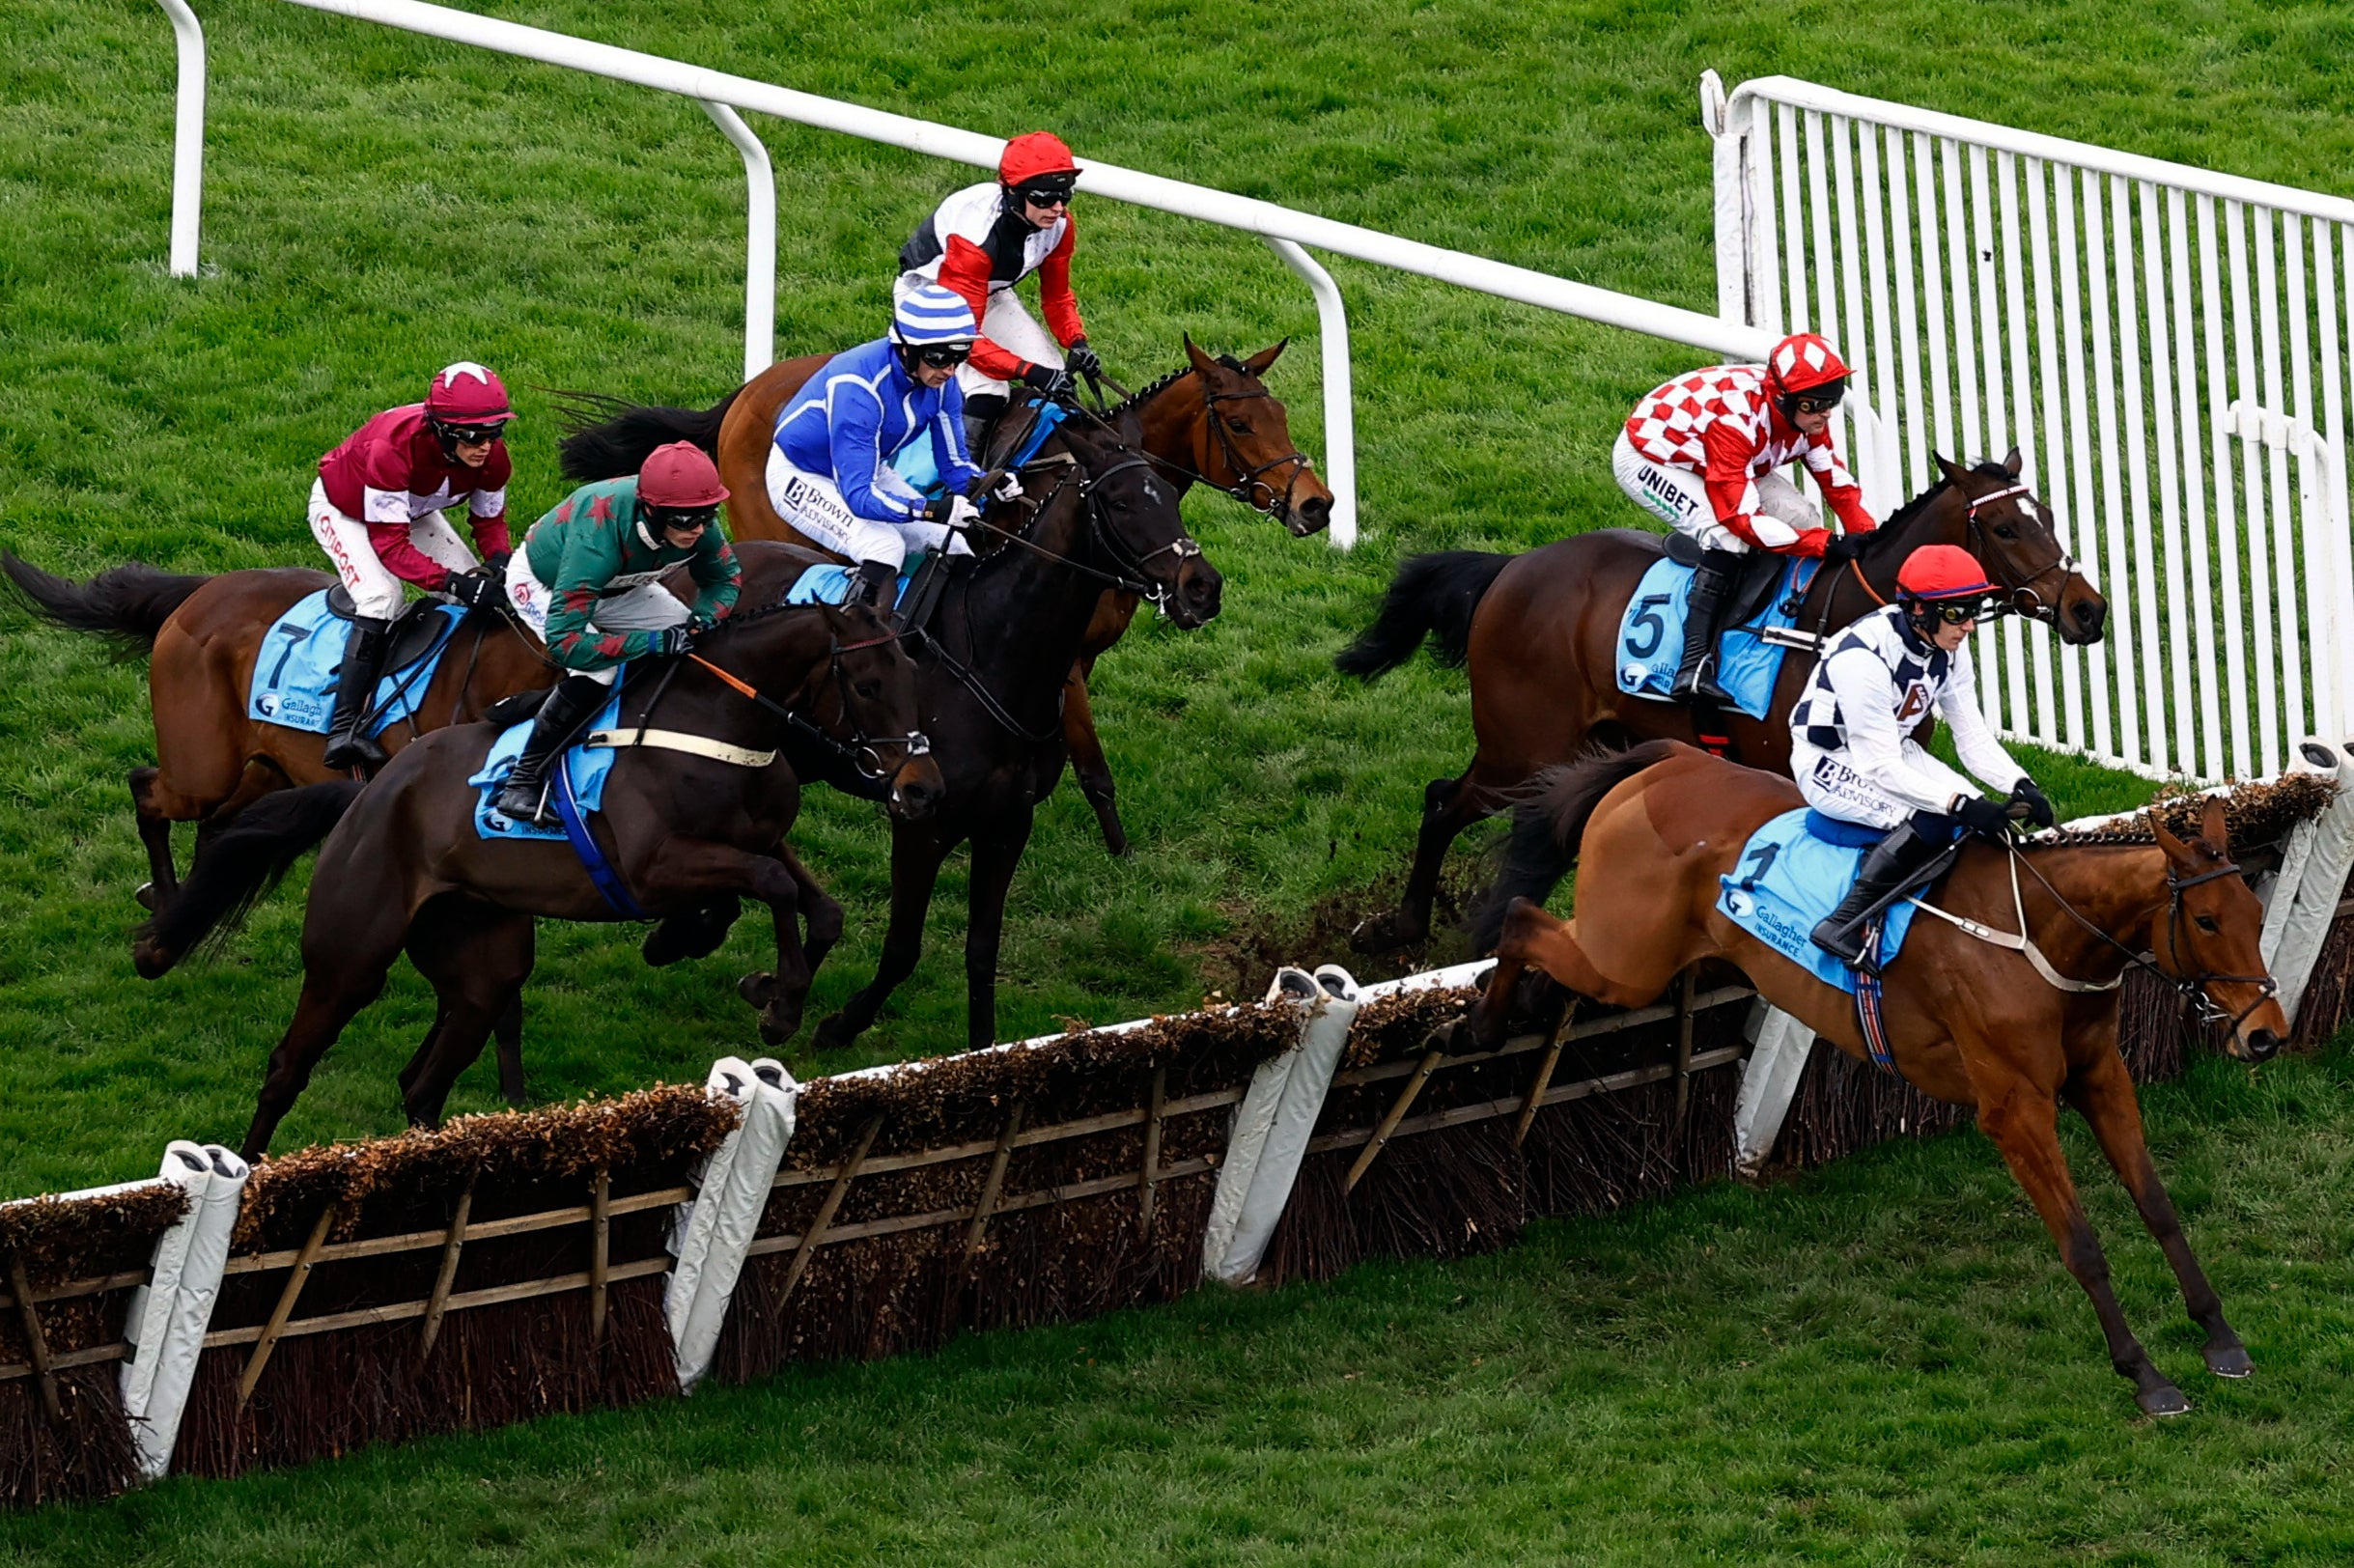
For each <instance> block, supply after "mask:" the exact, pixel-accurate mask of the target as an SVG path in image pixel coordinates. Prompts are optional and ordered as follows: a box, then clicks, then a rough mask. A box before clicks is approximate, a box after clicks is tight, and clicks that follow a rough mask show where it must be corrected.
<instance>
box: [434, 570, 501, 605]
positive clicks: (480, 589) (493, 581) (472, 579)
mask: <svg viewBox="0 0 2354 1568" xmlns="http://www.w3.org/2000/svg"><path fill="white" fill-rule="evenodd" d="M441 591H442V592H443V593H445V594H447V595H449V596H450V597H451V598H452V599H454V600H456V601H458V602H459V603H461V604H463V605H464V606H465V607H466V608H467V609H470V610H478V609H482V608H484V607H486V606H488V605H491V604H495V603H497V602H499V601H500V600H502V599H504V598H505V597H506V590H505V589H504V588H502V587H501V586H500V585H499V581H498V579H497V578H496V577H493V576H491V575H490V574H489V573H487V572H453V573H451V574H450V575H449V580H448V581H447V582H444V583H443V584H442V585H441Z"/></svg>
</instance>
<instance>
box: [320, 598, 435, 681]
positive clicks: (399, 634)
mask: <svg viewBox="0 0 2354 1568" xmlns="http://www.w3.org/2000/svg"><path fill="white" fill-rule="evenodd" d="M440 604H441V601H439V600H437V599H419V600H412V601H411V602H409V604H408V607H407V608H406V609H404V610H403V611H401V613H400V614H398V615H396V616H394V617H393V620H392V641H391V645H390V652H388V653H386V654H385V656H384V668H386V669H388V670H404V669H406V668H407V667H408V666H409V665H411V664H413V663H415V662H416V661H417V660H418V659H420V658H424V657H425V656H426V655H427V654H429V653H432V652H433V650H434V644H435V643H436V642H437V641H438V640H439V639H440V636H441V628H440V627H439V626H438V625H437V624H436V622H437V621H438V620H439V619H440V617H439V615H438V613H437V612H438V610H439V607H440ZM327 613H328V614H329V615H332V616H334V617H335V618H336V619H337V620H338V621H355V620H357V619H359V609H358V606H356V605H354V604H353V603H352V602H351V594H350V590H349V589H347V588H345V587H344V585H343V584H342V583H340V582H339V583H337V584H336V585H335V586H334V587H332V588H330V589H328V590H327Z"/></svg>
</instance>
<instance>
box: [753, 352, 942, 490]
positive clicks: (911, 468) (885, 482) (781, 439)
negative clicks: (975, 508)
mask: <svg viewBox="0 0 2354 1568" xmlns="http://www.w3.org/2000/svg"><path fill="white" fill-rule="evenodd" d="M927 436H928V437H929V439H928V440H927V439H924V437H927ZM775 442H776V446H777V448H778V450H779V451H780V452H782V453H783V455H784V458H785V461H786V462H789V463H791V464H792V465H793V466H794V467H796V468H798V469H799V470H800V471H801V472H803V473H806V474H817V475H822V476H825V477H828V478H830V479H831V480H832V481H833V483H834V485H835V487H836V488H837V489H839V490H841V492H842V500H843V503H844V504H845V505H846V506H848V507H849V508H850V510H851V511H852V512H853V513H855V515H857V516H858V517H861V518H867V519H868V520H870V521H874V522H892V523H903V522H913V521H915V520H916V518H917V516H918V514H919V513H921V511H922V510H923V506H924V502H925V500H926V499H927V495H926V490H937V491H949V490H953V491H954V492H956V493H958V494H962V493H963V492H964V491H965V490H967V489H968V488H969V487H970V486H971V485H972V483H973V481H974V480H977V479H979V478H980V477H981V470H980V469H979V468H978V467H976V466H975V465H974V463H973V461H972V459H971V457H970V455H968V454H967V452H966V450H965V394H964V393H963V392H962V391H960V390H959V389H958V387H957V384H956V381H955V379H954V378H951V379H950V380H949V381H948V383H947V384H946V385H945V386H940V387H928V386H924V385H922V384H920V383H918V382H917V381H915V380H913V379H912V378H910V377H909V376H908V374H907V373H906V372H905V371H903V370H901V369H900V368H899V350H898V349H897V347H896V346H895V345H894V344H892V342H891V341H890V340H889V339H888V338H878V339H876V340H875V341H874V342H872V343H865V344H860V345H859V346H858V347H857V348H855V349H852V350H847V351H846V352H843V353H838V354H836V355H834V356H833V357H832V358H831V359H829V360H827V362H826V364H825V365H824V366H823V367H822V368H821V369H820V370H819V371H818V373H817V374H816V375H815V376H812V377H811V378H809V379H808V380H807V381H806V382H804V383H803V384H802V386H801V389H800V390H799V392H797V393H795V394H794V395H793V398H792V401H790V402H788V403H787V404H786V405H785V406H784V408H783V410H782V411H781V412H779V413H778V414H777V416H776V435H775ZM911 447H917V448H920V449H922V450H920V451H910V450H909V449H910V448H911ZM927 458H928V459H929V463H928V464H927V463H926V462H925V461H924V460H925V459H927Z"/></svg>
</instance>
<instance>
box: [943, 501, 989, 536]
mask: <svg viewBox="0 0 2354 1568" xmlns="http://www.w3.org/2000/svg"><path fill="white" fill-rule="evenodd" d="M980 520H981V509H980V508H979V507H977V506H975V505H973V504H972V503H971V502H970V501H968V500H967V499H965V497H963V496H962V495H952V496H950V497H949V498H948V526H949V527H950V528H952V529H962V528H968V527H970V526H972V524H974V523H976V522H978V521H980Z"/></svg>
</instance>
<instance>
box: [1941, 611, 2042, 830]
mask: <svg viewBox="0 0 2354 1568" xmlns="http://www.w3.org/2000/svg"><path fill="white" fill-rule="evenodd" d="M1937 712H1938V716H1939V717H1941V718H1943V719H1944V720H1945V721H1946V728H1947V729H1948V730H1950V731H1952V732H1953V749H1954V752H1955V753H1956V754H1957V755H1958V756H1960V758H1961V759H1962V766H1963V767H1964V768H1966V769H1968V770H1970V774H1971V776H1972V777H1973V778H1976V779H1977V780H1978V781H1979V782H1980V783H1982V784H1985V785H1986V786H1988V787H1989V788H1991V789H1993V790H1995V791H1997V792H1999V793H2001V794H2004V795H2007V794H2009V793H2010V791H2011V789H2012V787H2013V786H2015V785H2016V784H2017V783H2018V782H2019V780H2021V779H2023V778H2025V777H2027V770H2026V769H2024V768H2022V767H2020V766H2019V765H2018V764H2017V763H2016V762H2013V761H2012V760H2011V755H2010V753H2009V752H2008V751H2005V750H2004V748H2003V742H2000V741H1998V740H1996V739H1995V732H1994V731H1993V730H1991V729H1989V728H1988V727H1987V724H1986V715H1985V714H1983V713H1982V712H1980V711H1979V708H1978V678H1977V672H1976V670H1975V669H1974V668H1973V667H1972V665H1971V661H1970V648H1969V645H1968V644H1967V643H1965V644H1964V645H1963V646H1961V647H1960V648H1957V649H1955V650H1954V653H1953V665H1952V668H1951V669H1949V670H1948V672H1947V675H1946V689H1945V690H1944V691H1943V692H1941V693H1940V694H1939V695H1938V699H1937Z"/></svg>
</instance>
